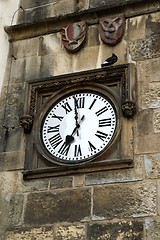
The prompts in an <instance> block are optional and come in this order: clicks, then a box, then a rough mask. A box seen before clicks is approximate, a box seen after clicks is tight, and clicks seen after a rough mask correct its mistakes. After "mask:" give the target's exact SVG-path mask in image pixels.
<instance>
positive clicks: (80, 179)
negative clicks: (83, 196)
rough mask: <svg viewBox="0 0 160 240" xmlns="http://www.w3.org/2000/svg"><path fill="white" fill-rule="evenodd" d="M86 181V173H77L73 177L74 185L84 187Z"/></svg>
mask: <svg viewBox="0 0 160 240" xmlns="http://www.w3.org/2000/svg"><path fill="white" fill-rule="evenodd" d="M84 182H85V176H84V175H77V176H74V178H73V185H74V187H83V186H84Z"/></svg>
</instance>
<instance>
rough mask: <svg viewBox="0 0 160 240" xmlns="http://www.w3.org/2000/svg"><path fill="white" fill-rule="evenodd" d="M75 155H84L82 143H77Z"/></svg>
mask: <svg viewBox="0 0 160 240" xmlns="http://www.w3.org/2000/svg"><path fill="white" fill-rule="evenodd" d="M74 156H75V157H78V156H82V151H81V146H80V145H75V149H74Z"/></svg>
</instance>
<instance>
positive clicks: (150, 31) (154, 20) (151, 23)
mask: <svg viewBox="0 0 160 240" xmlns="http://www.w3.org/2000/svg"><path fill="white" fill-rule="evenodd" d="M154 34H160V14H159V12H158V13H155V14H150V15H149V16H148V19H147V21H146V35H147V36H151V35H154Z"/></svg>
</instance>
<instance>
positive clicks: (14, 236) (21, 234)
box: [6, 227, 53, 240]
mask: <svg viewBox="0 0 160 240" xmlns="http://www.w3.org/2000/svg"><path fill="white" fill-rule="evenodd" d="M22 239H23V240H31V239H32V240H34V239H36V240H42V239H45V240H53V231H52V228H51V227H41V228H32V229H29V228H28V229H27V228H24V229H23V228H22V229H19V230H10V231H7V233H6V240H22Z"/></svg>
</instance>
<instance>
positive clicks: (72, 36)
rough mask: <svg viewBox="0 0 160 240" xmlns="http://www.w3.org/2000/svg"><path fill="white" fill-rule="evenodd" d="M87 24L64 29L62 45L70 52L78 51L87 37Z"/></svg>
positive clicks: (75, 24) (78, 23)
mask: <svg viewBox="0 0 160 240" xmlns="http://www.w3.org/2000/svg"><path fill="white" fill-rule="evenodd" d="M86 29H87V24H86V22H77V23H73V24H69V25H67V26H65V27H63V28H62V30H61V35H62V43H63V45H64V46H65V48H66V49H67V50H68V51H69V52H75V51H78V50H79V48H80V47H81V46H82V43H83V42H84V40H85V37H86Z"/></svg>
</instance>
